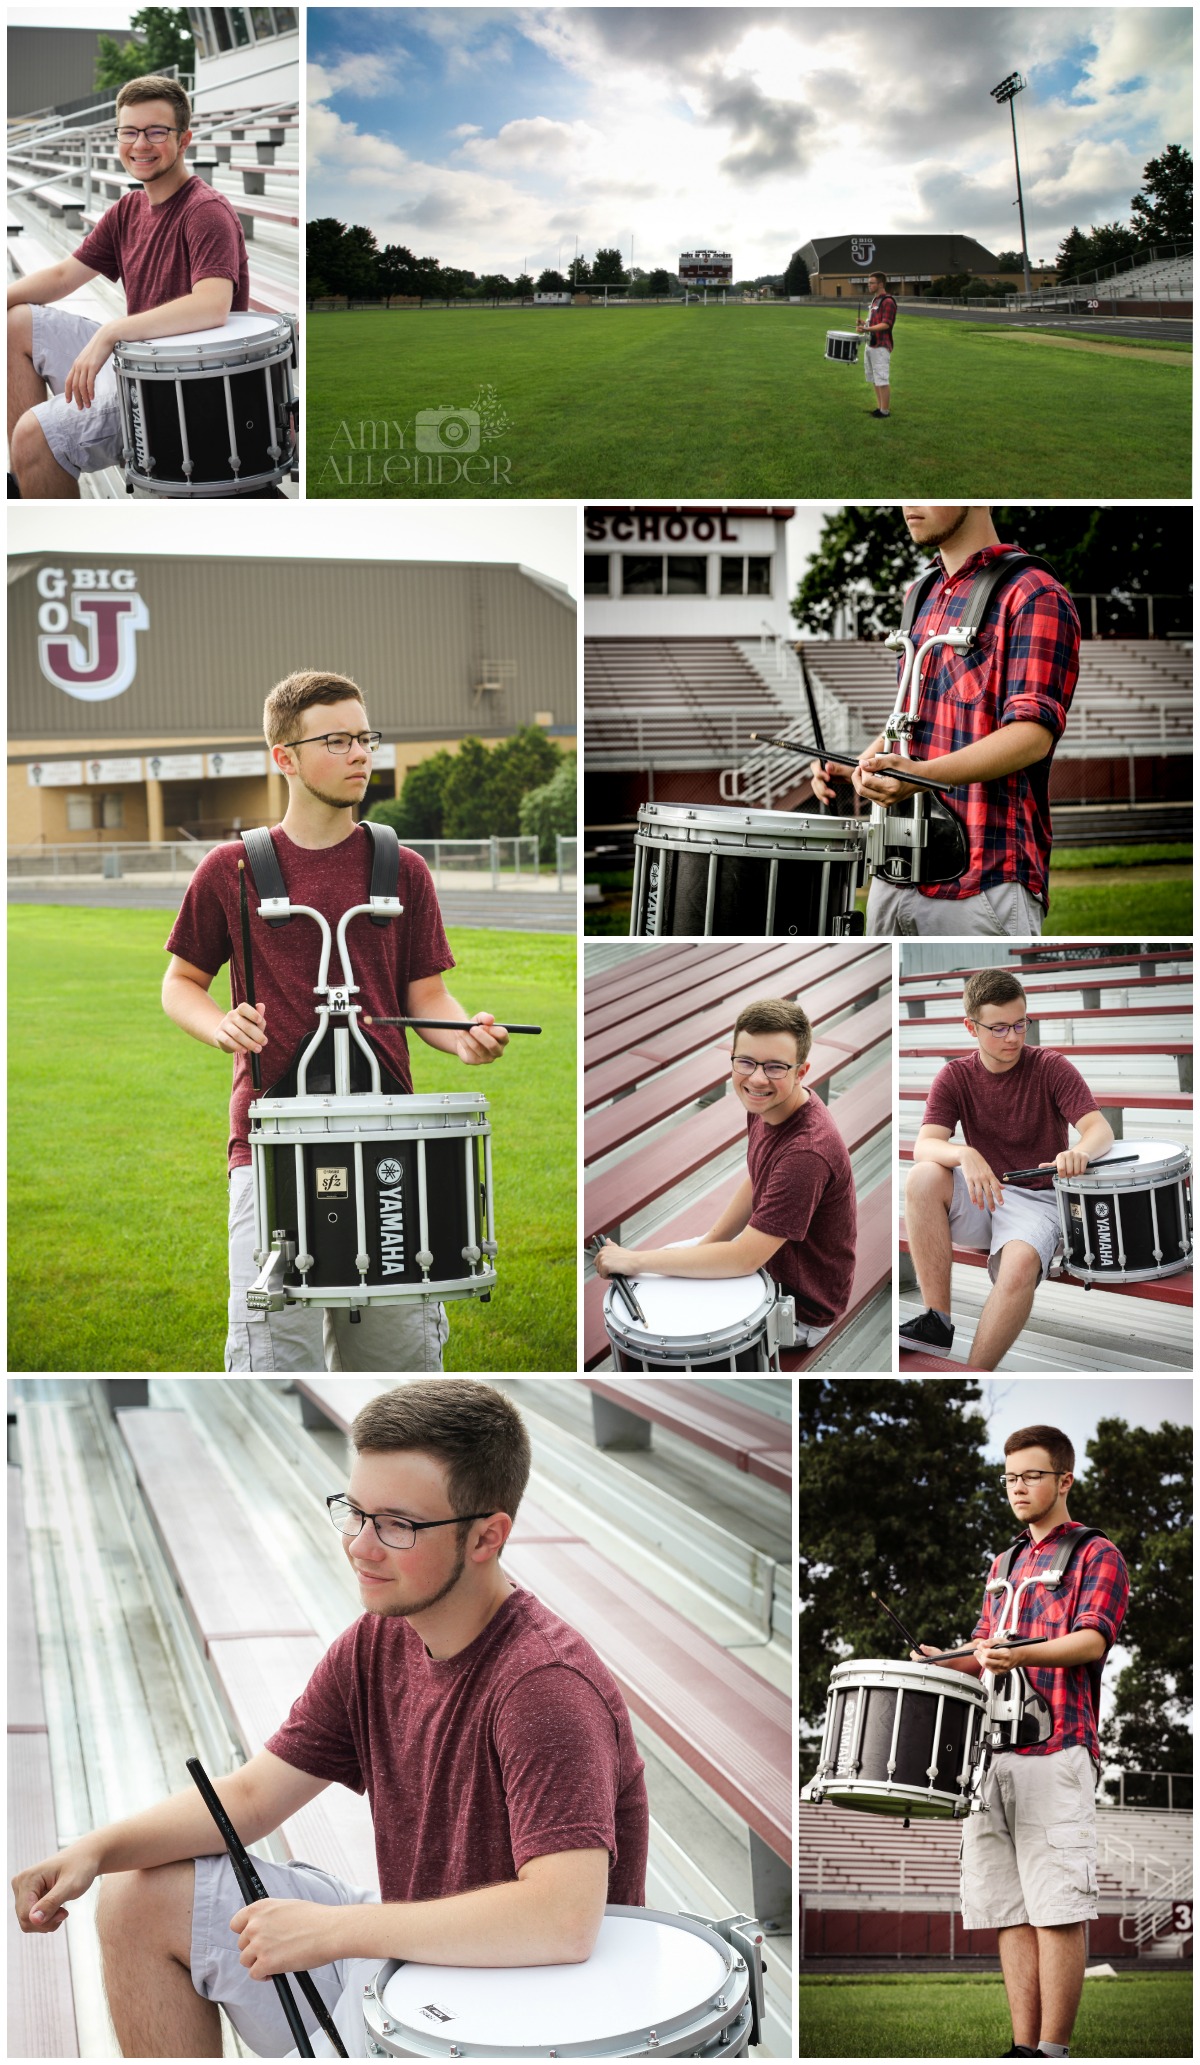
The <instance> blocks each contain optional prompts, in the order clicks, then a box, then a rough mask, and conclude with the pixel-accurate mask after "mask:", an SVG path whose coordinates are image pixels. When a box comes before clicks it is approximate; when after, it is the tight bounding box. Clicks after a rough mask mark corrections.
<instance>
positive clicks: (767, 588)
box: [721, 557, 771, 595]
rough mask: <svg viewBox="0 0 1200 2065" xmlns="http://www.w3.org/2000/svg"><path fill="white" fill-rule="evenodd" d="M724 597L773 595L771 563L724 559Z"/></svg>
mask: <svg viewBox="0 0 1200 2065" xmlns="http://www.w3.org/2000/svg"><path fill="white" fill-rule="evenodd" d="M721 593H722V595H769V594H770V593H771V562H770V560H769V559H760V558H757V557H755V558H753V559H739V558H733V559H730V558H723V559H722V561H721Z"/></svg>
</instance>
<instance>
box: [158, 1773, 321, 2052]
mask: <svg viewBox="0 0 1200 2065" xmlns="http://www.w3.org/2000/svg"><path fill="white" fill-rule="evenodd" d="M187 1768H188V1771H189V1772H190V1774H191V1776H192V1779H193V1782H194V1783H195V1786H196V1789H197V1791H198V1792H199V1794H200V1797H201V1799H202V1800H203V1802H204V1804H205V1806H206V1807H207V1808H208V1811H209V1813H210V1814H211V1815H212V1818H213V1820H214V1821H215V1822H216V1824H217V1829H218V1831H219V1833H220V1835H221V1837H222V1840H223V1841H224V1844H225V1848H226V1849H227V1851H228V1852H229V1862H230V1863H231V1865H232V1866H233V1875H234V1877H235V1879H236V1880H237V1882H238V1889H239V1891H240V1892H241V1896H242V1899H243V1900H244V1901H245V1903H246V1906H247V1907H252V1906H253V1905H254V1903H255V1902H256V1901H258V1900H267V1899H269V1898H270V1895H269V1894H268V1892H267V1889H266V1887H265V1886H264V1884H263V1882H262V1880H261V1879H260V1878H259V1876H258V1873H257V1872H256V1871H255V1869H254V1862H253V1859H252V1858H251V1856H250V1853H249V1851H248V1850H247V1849H246V1847H245V1845H244V1844H243V1842H242V1839H241V1837H240V1836H239V1835H238V1832H237V1830H236V1829H235V1827H234V1825H233V1823H232V1821H231V1820H230V1819H229V1816H228V1814H227V1813H226V1812H225V1809H224V1807H223V1806H222V1805H221V1802H220V1799H219V1798H218V1796H217V1793H216V1791H215V1789H214V1787H213V1784H212V1780H211V1779H210V1778H209V1775H208V1773H207V1771H206V1770H205V1769H204V1766H203V1764H202V1763H201V1762H200V1759H199V1757H189V1758H188V1759H187ZM292 1977H293V1978H294V1979H295V1981H296V1984H297V1985H298V1987H299V1988H300V1991H301V1993H302V1994H303V1995H304V1998H305V2000H306V2001H307V2002H308V2004H309V2006H310V2008H311V2009H312V2010H313V2012H314V2014H315V2015H316V2018H317V2020H318V2022H319V2023H320V2025H321V2027H322V2029H323V2030H324V2031H325V2034H326V2036H327V2037H328V2038H329V2041H330V2043H331V2044H332V2045H333V2047H334V2050H335V2051H336V2052H337V2054H338V2057H339V2058H345V2057H348V2056H349V2052H348V2051H347V2050H346V2047H345V2045H344V2044H343V2042H342V2039H341V2037H340V2036H339V2035H338V2030H337V2024H336V2023H335V2022H334V2019H333V2017H332V2015H331V2014H330V2012H329V2009H328V2008H327V2007H326V2005H325V2003H324V2001H323V2000H322V1998H321V1995H320V1994H319V1993H318V1991H317V1988H316V1987H315V1986H314V1984H313V1982H312V1979H311V1978H310V1977H309V1975H308V1973H307V1972H294V1973H293V1974H292ZM273 1978H274V1983H275V1991H276V1993H277V1994H278V1995H279V2001H280V2005H281V2007H282V2008H283V2012H284V2014H285V2015H286V2016H287V2023H288V2028H289V2029H290V2030H291V2032H292V2035H293V2036H294V2037H295V2039H296V2048H297V2050H298V2051H299V2053H300V2056H301V2057H302V2058H312V2057H314V2056H315V2055H316V2054H315V2052H314V2051H313V2047H312V2045H311V2043H310V2042H309V2040H308V2031H307V2029H306V2028H305V2027H304V2022H303V2019H302V2017H301V2014H300V2010H299V2008H298V2007H297V2006H296V2002H295V1999H294V1998H293V1995H292V1989H291V1987H290V1986H289V1985H288V1983H287V1980H286V1978H285V1977H284V1975H283V1973H282V1972H277V1973H275V1974H273Z"/></svg>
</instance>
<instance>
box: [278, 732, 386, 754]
mask: <svg viewBox="0 0 1200 2065" xmlns="http://www.w3.org/2000/svg"><path fill="white" fill-rule="evenodd" d="M382 738H383V733H382V732H381V731H322V732H318V734H317V736H316V738H312V739H284V740H282V742H281V743H282V744H283V745H285V746H328V748H329V750H330V752H331V753H348V752H349V751H350V748H351V745H353V744H354V743H355V742H357V744H358V745H360V746H361V747H362V749H363V751H364V753H374V752H377V751H378V749H379V745H380V742H381V740H382Z"/></svg>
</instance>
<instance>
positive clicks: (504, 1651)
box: [266, 1589, 650, 1907]
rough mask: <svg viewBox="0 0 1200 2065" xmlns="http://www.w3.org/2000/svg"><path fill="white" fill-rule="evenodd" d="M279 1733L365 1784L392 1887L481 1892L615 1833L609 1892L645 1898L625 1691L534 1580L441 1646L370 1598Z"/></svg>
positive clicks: (284, 1741) (305, 1758) (399, 1893)
mask: <svg viewBox="0 0 1200 2065" xmlns="http://www.w3.org/2000/svg"><path fill="white" fill-rule="evenodd" d="M266 1747H267V1748H268V1749H269V1750H270V1751H271V1753H272V1755H273V1756H276V1757H282V1758H283V1760H284V1762H285V1763H287V1764H292V1765H294V1766H295V1768H296V1769H297V1770H299V1771H307V1772H309V1773H310V1774H311V1776H312V1777H314V1778H326V1779H331V1780H333V1781H334V1782H335V1783H336V1784H338V1785H346V1786H349V1788H350V1790H351V1791H352V1792H357V1793H361V1792H365V1793H366V1795H367V1798H368V1799H369V1800H370V1803H371V1816H372V1819H373V1821H374V1824H375V1854H376V1858H377V1860H378V1864H379V1889H380V1893H381V1894H382V1897H383V1898H384V1900H439V1899H443V1898H445V1897H446V1896H447V1895H449V1894H451V1893H470V1892H473V1891H474V1890H475V1889H476V1888H477V1887H479V1886H495V1885H501V1884H507V1883H508V1882H509V1881H511V1880H513V1879H515V1878H516V1876H517V1874H518V1872H519V1871H520V1870H521V1868H522V1866H523V1865H525V1864H528V1862H529V1860H530V1858H532V1857H547V1856H550V1855H552V1854H554V1853H555V1852H558V1851H561V1850H599V1849H606V1850H607V1851H608V1855H609V1872H608V1899H609V1900H610V1901H616V1902H620V1903H622V1904H623V1905H626V1906H630V1907H642V1906H644V1905H645V1900H646V1850H647V1843H648V1836H649V1821H650V1810H649V1805H648V1802H647V1798H646V1785H645V1779H644V1776H643V1772H644V1768H645V1767H644V1765H643V1763H642V1759H641V1757H640V1755H639V1754H638V1748H637V1744H636V1743H635V1741H634V1738H633V1730H632V1728H631V1727H630V1724H629V1714H628V1712H627V1710H626V1706H625V1702H624V1700H623V1699H622V1697H621V1694H620V1692H619V1691H618V1689H617V1686H616V1684H615V1683H614V1681H613V1679H612V1677H611V1676H610V1674H609V1672H608V1671H607V1670H606V1669H605V1667H604V1665H603V1664H602V1663H601V1661H600V1659H599V1657H598V1656H597V1655H596V1653H595V1651H594V1650H593V1649H592V1648H591V1647H590V1646H589V1644H588V1643H587V1642H585V1641H584V1639H583V1637H582V1635H578V1634H576V1632H575V1630H574V1628H571V1627H568V1626H567V1624H566V1622H565V1621H561V1620H559V1619H558V1617H557V1615H555V1614H553V1613H551V1612H550V1611H549V1610H548V1608H547V1607H545V1606H543V1605H542V1602H541V1600H540V1599H536V1598H535V1597H534V1595H533V1593H532V1592H525V1591H522V1590H520V1589H518V1590H517V1591H515V1592H513V1593H512V1594H511V1596H510V1597H509V1598H508V1599H506V1600H505V1601H504V1604H503V1605H502V1606H501V1607H500V1609H499V1611H498V1612H497V1613H496V1614H494V1615H493V1617H492V1619H491V1620H490V1621H489V1622H488V1624H487V1626H486V1628H484V1630H483V1632H482V1634H480V1635H477V1636H476V1638H475V1640H474V1641H473V1642H472V1643H470V1644H469V1645H468V1646H467V1648H466V1649H462V1650H460V1651H459V1653H458V1655H457V1656H451V1657H448V1658H446V1659H445V1660H444V1661H442V1662H439V1661H437V1660H435V1658H433V1657H431V1656H430V1654H429V1652H428V1650H427V1649H426V1647H425V1645H424V1643H423V1642H422V1641H421V1638H420V1636H419V1635H417V1634H416V1633H415V1631H414V1630H413V1629H412V1628H411V1627H410V1625H409V1623H408V1621H407V1620H405V1619H404V1618H403V1617H402V1616H401V1615H397V1614H379V1613H366V1614H364V1615H363V1616H362V1618H361V1619H360V1620H356V1621H355V1622H354V1623H353V1625H352V1626H351V1627H349V1628H347V1629H346V1632H345V1634H344V1635H339V1636H338V1639H337V1641H336V1642H335V1643H334V1644H333V1647H332V1648H331V1649H330V1650H329V1651H328V1652H327V1653H326V1655H325V1656H323V1657H322V1659H321V1661H320V1663H319V1664H318V1665H317V1668H316V1670H315V1671H314V1672H313V1675H312V1677H311V1678H310V1679H309V1681H308V1684H307V1685H306V1687H305V1689H304V1691H303V1692H302V1693H301V1695H300V1697H299V1699H298V1700H297V1701H296V1703H295V1705H294V1706H293V1708H292V1710H291V1713H290V1714H289V1715H288V1718H287V1720H286V1721H285V1722H284V1724H283V1726H282V1728H280V1729H277V1730H276V1732H275V1734H274V1735H272V1736H271V1737H270V1738H269V1739H268V1741H267V1745H266Z"/></svg>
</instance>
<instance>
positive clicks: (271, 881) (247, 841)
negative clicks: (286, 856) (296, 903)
mask: <svg viewBox="0 0 1200 2065" xmlns="http://www.w3.org/2000/svg"><path fill="white" fill-rule="evenodd" d="M242 844H243V846H244V847H245V849H246V866H247V867H248V868H249V870H250V875H251V879H252V880H253V883H254V886H255V888H256V889H257V891H258V900H259V902H260V903H262V902H263V901H264V900H266V899H274V898H278V899H279V900H280V901H281V902H283V903H286V902H287V884H286V883H285V882H284V879H283V870H282V868H281V867H280V865H279V855H278V854H277V853H276V851H275V842H274V840H273V839H272V837H271V834H270V832H269V831H268V830H267V828H266V826H265V825H256V826H255V828H254V830H253V831H251V832H243V833H242ZM291 921H292V914H291V912H290V911H289V912H288V913H287V915H286V916H285V917H280V918H268V919H267V923H268V925H276V926H278V925H290V924H291Z"/></svg>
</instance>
